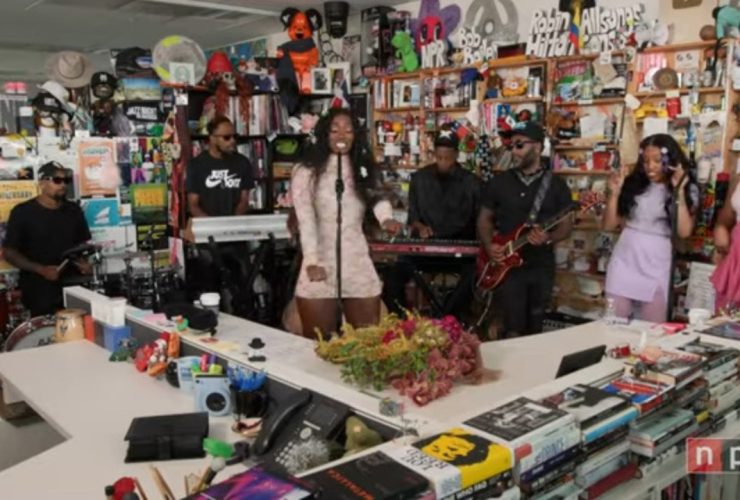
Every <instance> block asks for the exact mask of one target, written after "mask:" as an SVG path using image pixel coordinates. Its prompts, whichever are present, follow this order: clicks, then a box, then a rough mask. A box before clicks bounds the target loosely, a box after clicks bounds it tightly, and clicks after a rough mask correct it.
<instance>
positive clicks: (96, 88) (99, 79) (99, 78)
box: [90, 71, 118, 99]
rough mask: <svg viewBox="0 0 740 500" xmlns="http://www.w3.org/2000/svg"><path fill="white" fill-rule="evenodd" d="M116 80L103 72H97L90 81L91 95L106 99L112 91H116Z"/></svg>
mask: <svg viewBox="0 0 740 500" xmlns="http://www.w3.org/2000/svg"><path fill="white" fill-rule="evenodd" d="M117 83H118V80H116V77H115V76H113V75H111V74H110V73H106V72H105V71H98V72H97V73H95V74H94V75H93V76H92V79H91V80H90V87H92V91H93V94H94V95H95V97H99V98H101V99H102V98H108V97H110V96H112V95H113V91H114V90H115V89H116V85H117Z"/></svg>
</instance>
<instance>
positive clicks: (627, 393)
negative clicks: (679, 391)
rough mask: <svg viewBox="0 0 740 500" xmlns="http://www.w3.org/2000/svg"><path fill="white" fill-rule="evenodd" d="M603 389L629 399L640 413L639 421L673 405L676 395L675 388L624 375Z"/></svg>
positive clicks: (611, 381)
mask: <svg viewBox="0 0 740 500" xmlns="http://www.w3.org/2000/svg"><path fill="white" fill-rule="evenodd" d="M601 389H603V390H605V391H606V392H609V393H611V394H619V395H620V396H623V397H625V398H627V399H629V400H630V402H631V403H632V405H633V406H634V407H635V408H636V409H637V411H639V412H640V416H639V417H638V418H639V419H642V418H646V417H647V416H648V415H650V414H652V413H655V412H657V411H658V410H660V409H662V408H665V407H667V406H668V405H670V404H672V402H673V399H672V398H673V394H674V387H673V386H670V385H667V384H664V383H660V382H649V381H647V380H643V379H637V378H635V377H632V376H629V375H624V374H623V375H619V376H618V377H616V378H614V379H612V380H610V381H609V382H608V383H606V384H605V385H603V386H602V387H601Z"/></svg>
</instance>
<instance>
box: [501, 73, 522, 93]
mask: <svg viewBox="0 0 740 500" xmlns="http://www.w3.org/2000/svg"><path fill="white" fill-rule="evenodd" d="M526 93H527V80H525V79H524V78H519V77H514V78H508V79H506V80H504V85H503V88H502V89H501V95H503V96H504V97H517V96H523V95H524V94H526Z"/></svg>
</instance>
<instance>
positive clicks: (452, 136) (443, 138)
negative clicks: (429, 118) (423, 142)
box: [434, 130, 460, 149]
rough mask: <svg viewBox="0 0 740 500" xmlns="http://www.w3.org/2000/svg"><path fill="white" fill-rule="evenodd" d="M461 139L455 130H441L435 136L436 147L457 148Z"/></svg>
mask: <svg viewBox="0 0 740 500" xmlns="http://www.w3.org/2000/svg"><path fill="white" fill-rule="evenodd" d="M459 144H460V141H459V140H458V138H457V134H456V133H455V132H454V131H453V130H440V131H439V133H438V134H437V137H435V138H434V147H435V148H452V149H457V146H458V145H459Z"/></svg>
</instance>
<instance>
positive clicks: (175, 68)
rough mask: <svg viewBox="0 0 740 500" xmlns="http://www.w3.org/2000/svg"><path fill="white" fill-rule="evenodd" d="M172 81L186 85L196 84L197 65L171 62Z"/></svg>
mask: <svg viewBox="0 0 740 500" xmlns="http://www.w3.org/2000/svg"><path fill="white" fill-rule="evenodd" d="M170 81H171V82H172V83H182V84H184V85H195V66H194V65H193V64H191V63H180V62H171V63H170Z"/></svg>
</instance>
